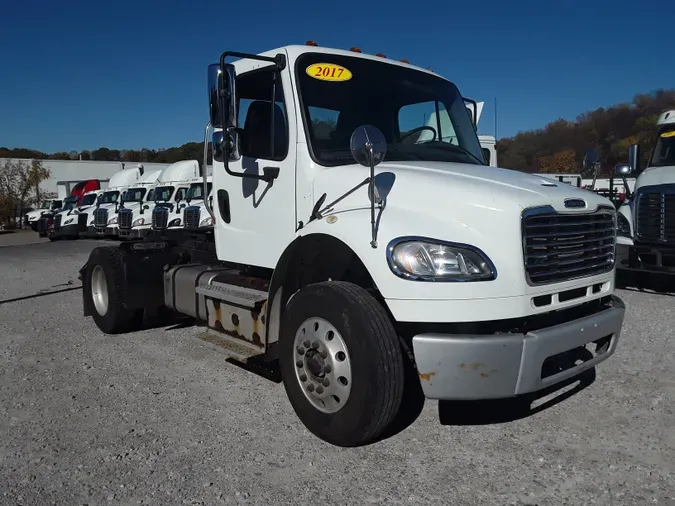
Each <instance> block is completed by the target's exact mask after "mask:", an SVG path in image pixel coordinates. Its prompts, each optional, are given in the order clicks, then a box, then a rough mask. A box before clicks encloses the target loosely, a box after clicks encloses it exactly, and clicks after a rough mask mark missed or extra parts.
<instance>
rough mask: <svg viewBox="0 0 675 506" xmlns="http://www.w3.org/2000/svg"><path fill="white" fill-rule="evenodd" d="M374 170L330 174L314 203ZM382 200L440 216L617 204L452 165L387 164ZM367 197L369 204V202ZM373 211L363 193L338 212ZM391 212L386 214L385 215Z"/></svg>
mask: <svg viewBox="0 0 675 506" xmlns="http://www.w3.org/2000/svg"><path fill="white" fill-rule="evenodd" d="M368 174H369V169H368V168H366V167H362V166H360V165H348V166H340V167H334V168H330V169H326V170H324V171H322V172H321V173H319V174H318V175H317V177H316V179H315V181H314V201H315V202H316V200H317V199H318V198H319V197H320V196H321V195H322V194H323V193H326V194H327V196H326V204H327V203H330V202H331V201H333V200H335V199H337V198H338V197H340V196H341V195H343V194H344V193H345V192H347V191H349V190H350V189H351V188H352V187H354V186H355V185H356V184H358V183H359V182H360V181H363V179H365V178H366V177H368ZM375 174H376V181H377V187H378V190H379V191H380V195H381V196H382V197H383V198H384V197H386V198H387V206H390V205H393V206H396V207H400V208H410V209H414V210H417V211H419V210H420V208H423V207H427V208H428V212H430V213H434V214H437V213H438V211H440V210H441V204H443V205H442V207H443V209H448V210H449V209H451V208H452V207H453V203H461V205H462V206H465V207H469V208H471V207H478V208H481V209H489V210H491V211H496V212H501V211H511V212H517V213H518V214H520V212H522V210H523V209H527V208H529V207H536V206H545V205H550V206H552V207H553V208H554V209H555V210H556V211H561V212H564V211H571V209H568V208H566V207H565V200H566V199H571V198H576V199H583V200H584V201H585V202H586V207H585V208H583V209H579V208H576V209H574V211H577V212H578V211H582V210H584V209H595V208H596V207H597V206H598V205H607V206H612V208H613V205H612V203H611V202H610V201H609V200H608V199H606V198H604V197H601V196H599V195H596V194H595V193H593V192H591V191H588V190H583V189H580V188H577V187H574V186H571V185H568V184H565V183H560V182H558V181H555V180H553V179H548V178H544V177H541V176H535V175H532V174H527V173H524V172H519V171H515V170H511V169H501V168H498V167H490V166H484V165H467V164H460V163H448V162H383V163H381V164H380V165H378V166H377V167H376V168H375ZM364 197H366V198H364ZM363 207H370V202H369V200H368V199H367V192H366V191H365V190H363V191H358V192H355V193H353V194H352V195H350V196H349V197H347V198H345V199H344V200H342V201H341V202H339V203H338V204H336V205H335V210H336V211H346V210H349V209H357V208H363ZM385 212H386V211H385Z"/></svg>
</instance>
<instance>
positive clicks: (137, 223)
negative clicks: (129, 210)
mask: <svg viewBox="0 0 675 506" xmlns="http://www.w3.org/2000/svg"><path fill="white" fill-rule="evenodd" d="M139 225H145V218H138V219H137V220H134V222H133V223H132V224H131V226H132V227H137V226H139Z"/></svg>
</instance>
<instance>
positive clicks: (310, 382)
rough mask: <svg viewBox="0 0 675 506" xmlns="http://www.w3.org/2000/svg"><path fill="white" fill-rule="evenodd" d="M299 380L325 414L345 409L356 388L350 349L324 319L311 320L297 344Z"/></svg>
mask: <svg viewBox="0 0 675 506" xmlns="http://www.w3.org/2000/svg"><path fill="white" fill-rule="evenodd" d="M293 362H294V367H293V368H294V369H295V377H296V378H297V380H298V384H299V385H300V389H301V390H302V392H303V393H304V394H305V397H306V398H307V400H308V401H309V402H310V404H311V405H312V406H313V407H314V408H316V409H317V410H319V411H321V412H323V413H328V414H332V413H336V412H338V411H339V410H340V409H342V408H343V407H344V405H345V404H346V403H347V399H348V398H349V394H350V392H351V388H352V366H351V360H350V357H349V351H348V349H347V345H346V343H345V342H344V340H343V339H342V336H341V335H340V333H339V332H338V330H337V329H336V328H335V327H334V326H333V325H332V324H331V323H330V322H329V321H327V320H324V319H323V318H308V319H307V320H305V321H304V322H303V323H302V325H300V327H299V328H298V331H297V332H296V334H295V341H294V343H293Z"/></svg>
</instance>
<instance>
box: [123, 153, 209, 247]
mask: <svg viewBox="0 0 675 506" xmlns="http://www.w3.org/2000/svg"><path fill="white" fill-rule="evenodd" d="M200 171H201V170H200V167H199V162H197V160H181V161H179V162H175V163H172V164H171V165H169V166H168V167H166V168H165V169H164V170H163V171H162V173H161V174H160V176H159V179H158V180H157V186H156V187H155V197H154V205H153V206H152V207H151V208H150V209H149V210H148V213H149V218H150V219H148V220H145V222H144V223H138V224H136V225H135V226H134V228H133V229H132V236H133V237H144V236H145V235H147V234H148V233H150V232H151V231H153V230H154V231H163V230H167V229H169V228H181V226H182V225H181V223H182V218H183V209H185V207H186V206H187V202H186V200H185V197H186V195H187V191H188V189H189V188H190V181H191V180H194V179H195V178H196V177H197V176H199V174H200ZM202 184H203V183H202Z"/></svg>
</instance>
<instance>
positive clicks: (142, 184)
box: [117, 170, 162, 239]
mask: <svg viewBox="0 0 675 506" xmlns="http://www.w3.org/2000/svg"><path fill="white" fill-rule="evenodd" d="M161 173H162V170H154V171H151V172H146V173H145V174H143V177H142V178H141V179H140V180H139V181H138V182H136V183H134V184H132V185H131V186H129V187H128V188H127V189H126V191H125V192H124V198H123V199H122V201H121V203H120V207H119V210H118V212H117V225H118V226H119V237H120V239H128V238H129V237H131V227H132V225H134V224H136V225H139V224H140V225H142V224H143V223H145V222H146V221H147V222H148V223H149V222H150V216H151V213H152V211H151V209H152V206H154V201H155V185H156V184H157V179H158V178H159V176H160V174H161Z"/></svg>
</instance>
